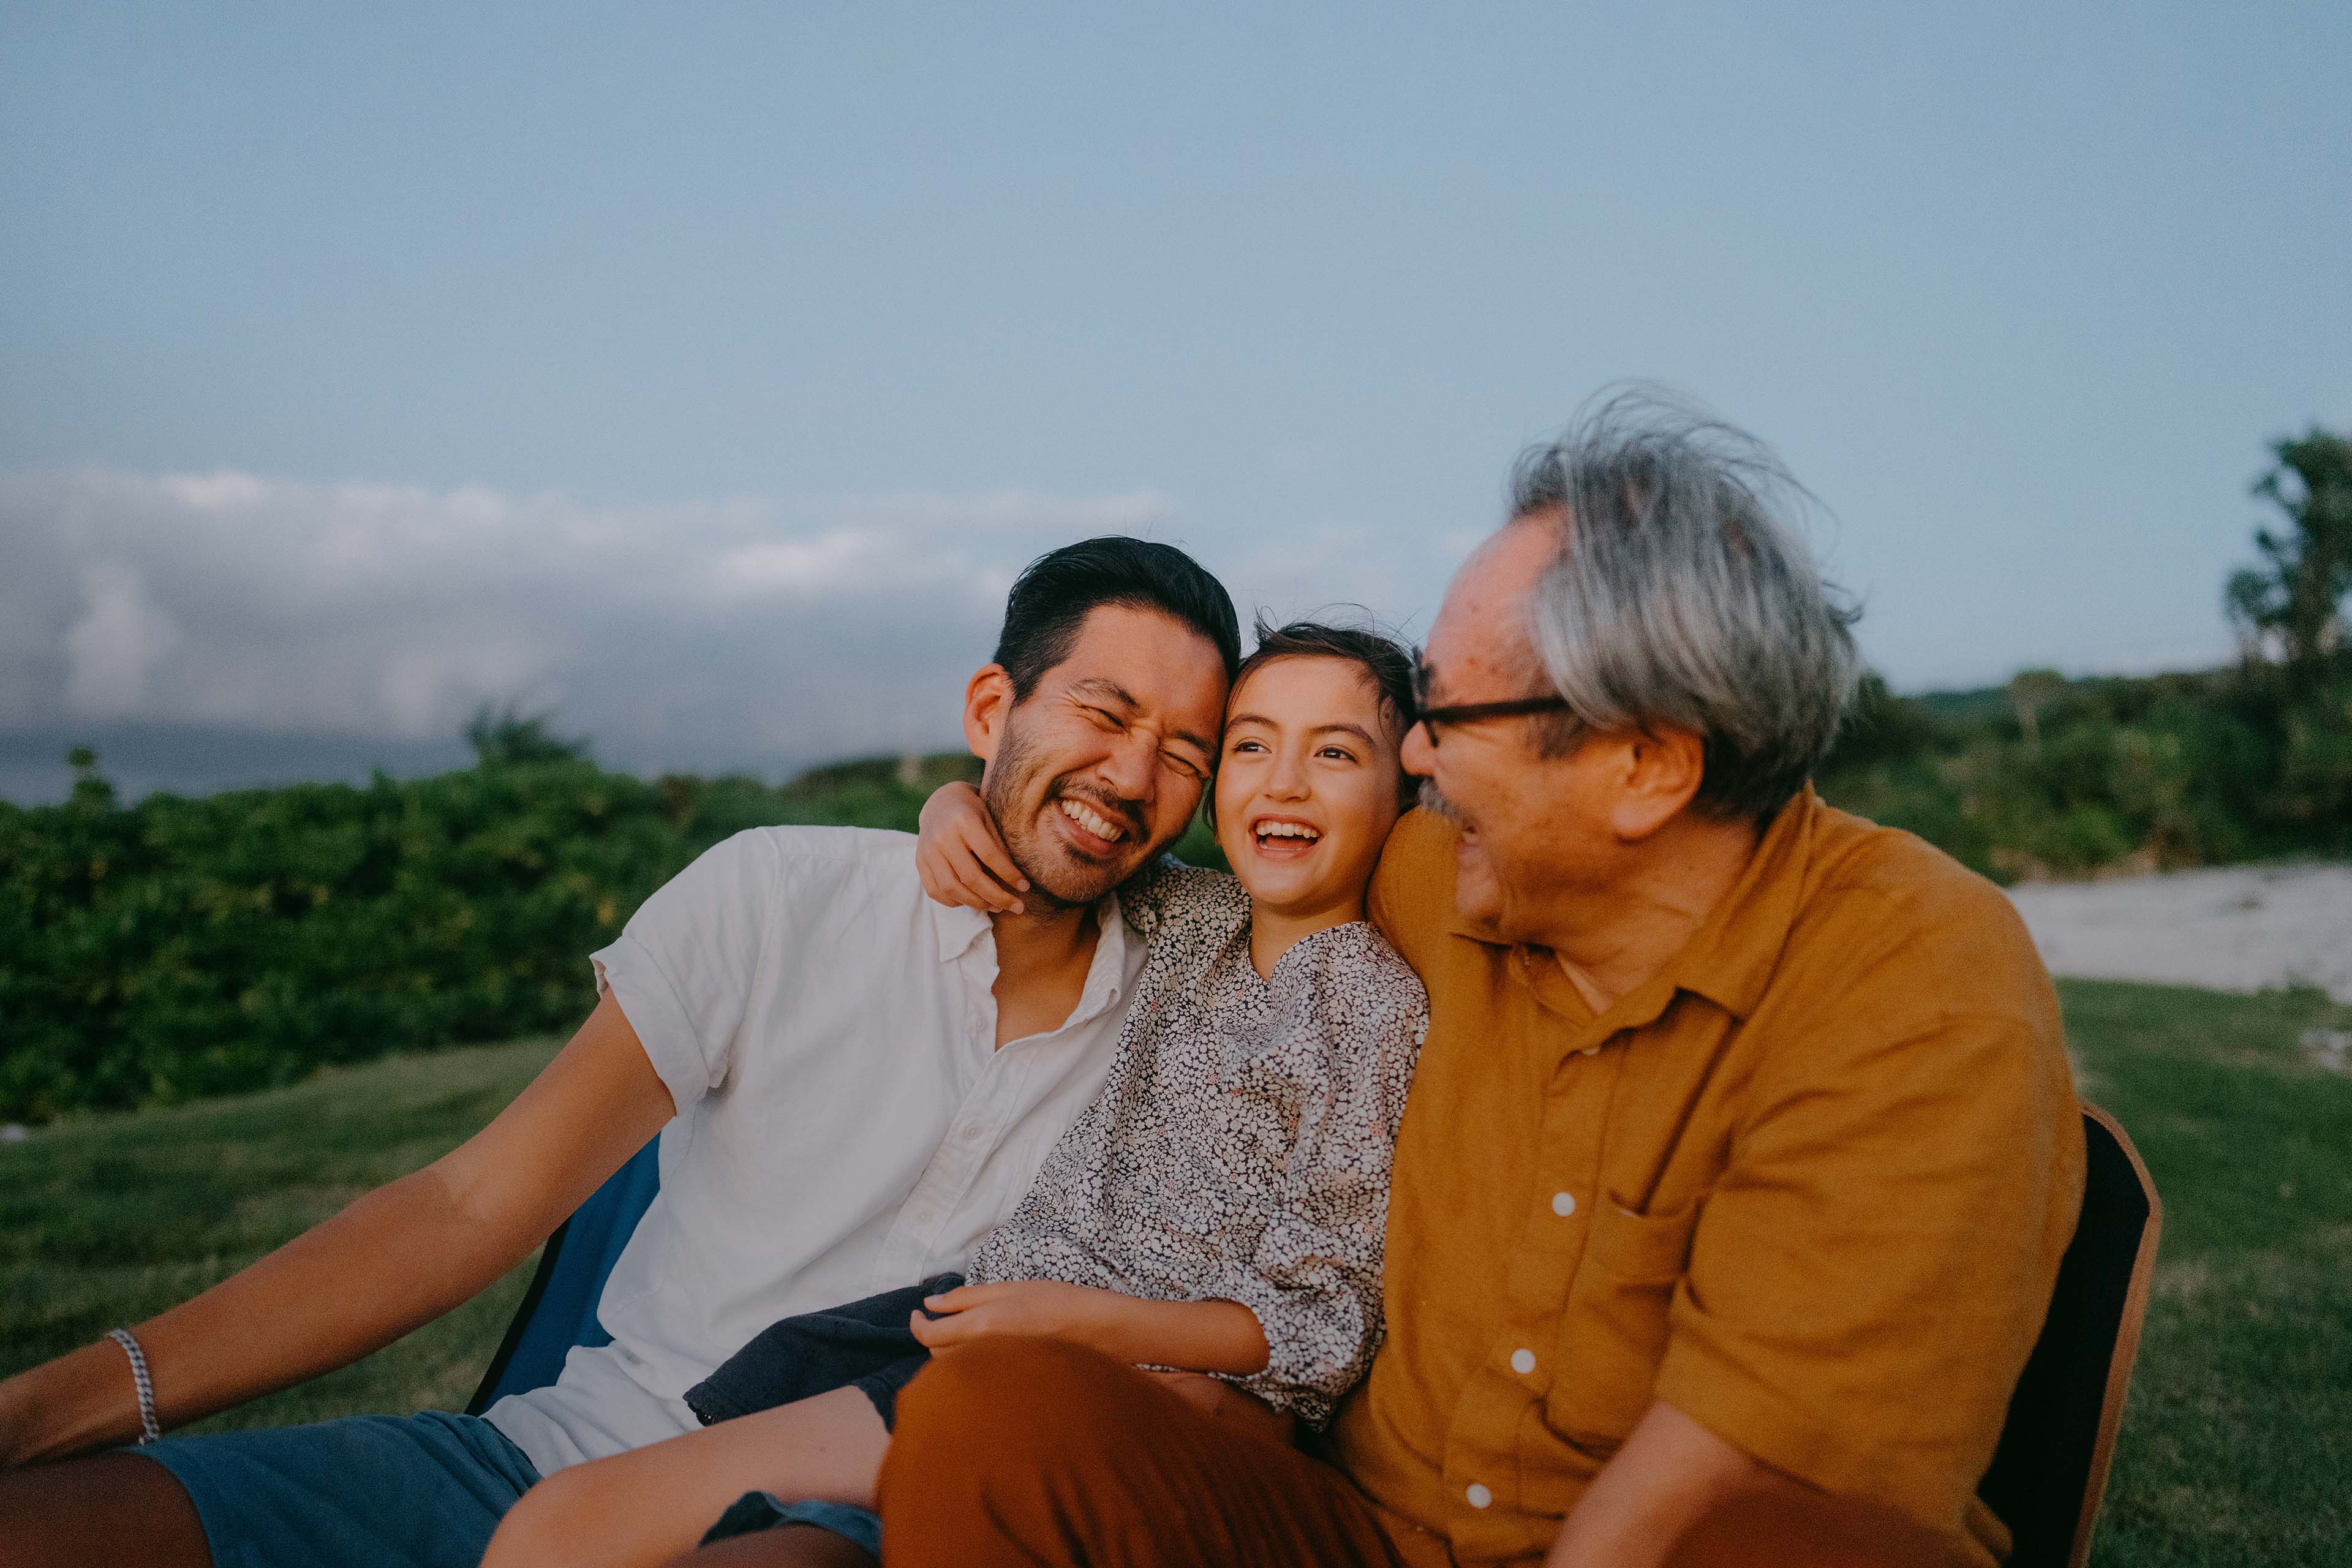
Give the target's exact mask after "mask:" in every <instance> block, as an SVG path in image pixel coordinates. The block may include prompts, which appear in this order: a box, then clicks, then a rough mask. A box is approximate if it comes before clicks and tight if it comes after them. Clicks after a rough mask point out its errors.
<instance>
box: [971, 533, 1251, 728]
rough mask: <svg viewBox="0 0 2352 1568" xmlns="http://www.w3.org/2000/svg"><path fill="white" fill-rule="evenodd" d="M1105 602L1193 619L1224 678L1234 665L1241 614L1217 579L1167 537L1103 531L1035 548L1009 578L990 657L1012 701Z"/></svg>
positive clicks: (1066, 653)
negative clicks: (1008, 682)
mask: <svg viewBox="0 0 2352 1568" xmlns="http://www.w3.org/2000/svg"><path fill="white" fill-rule="evenodd" d="M1103 605H1126V606H1127V607H1129V608H1130V609H1138V610H1157V611H1159V612H1160V614H1161V615H1164V616H1168V617H1170V618H1171V620H1175V621H1178V622H1181V624H1183V625H1184V626H1190V627H1192V630H1194V631H1196V632H1198V633H1200V634H1201V636H1202V637H1205V638H1207V639H1208V640H1209V642H1210V643H1211V644H1213V646H1214V647H1216V650H1217V655H1218V657H1219V658H1222V659H1223V660H1224V665H1225V679H1226V680H1227V681H1231V680H1232V679H1234V675H1235V673H1236V672H1238V671H1239V669H1240V668H1241V660H1242V629H1241V621H1240V619H1239V618H1238V617H1237V616H1234V601H1233V595H1229V594H1227V593H1226V592H1225V586H1224V584H1222V583H1220V582H1218V581H1217V580H1216V579H1215V578H1214V577H1212V576H1210V575H1209V574H1208V573H1207V572H1206V571H1205V570H1204V569H1203V568H1202V565H1201V563H1199V562H1197V561H1195V560H1193V559H1192V557H1191V556H1189V555H1187V554H1185V553H1184V552H1182V551H1181V550H1179V549H1177V548H1176V547H1175V546H1174V545H1172V544H1154V543H1152V542H1150V541H1148V540H1142V539H1129V538H1128V537H1127V536H1126V535H1124V534H1108V535H1106V536H1105V537H1103V538H1101V539H1084V540H1080V541H1079V542H1077V543H1076V544H1066V545H1064V546H1063V547H1062V548H1061V549H1059V550H1055V551H1049V552H1047V553H1045V554H1044V555H1040V556H1039V557H1037V559H1036V560H1034V561H1032V562H1031V563H1029V565H1028V569H1027V570H1025V571H1024V572H1023V573H1022V574H1021V575H1020V578H1019V579H1018V580H1017V581H1015V582H1014V583H1013V592H1012V594H1011V595H1009V596H1008V597H1007V598H1006V599H1005V601H1004V630H1003V633H1002V634H1001V635H1000V636H999V637H997V639H996V662H997V663H998V664H1001V665H1003V667H1004V672H1005V674H1007V675H1009V676H1011V677H1012V678H1013V700H1014V701H1015V702H1020V701H1024V700H1027V698H1028V696H1029V693H1030V692H1032V691H1034V689H1036V686H1037V682H1038V681H1040V680H1042V679H1045V672H1046V671H1047V670H1049V669H1052V668H1054V667H1055V665H1058V664H1060V663H1061V662H1062V661H1063V660H1064V659H1066V658H1069V657H1070V645H1071V644H1073V643H1075V642H1076V641H1077V637H1078V628H1079V627H1080V626H1084V625H1085V624H1086V619H1087V616H1088V615H1090V614H1092V613H1093V612H1094V611H1096V610H1097V609H1100V608H1101V607H1102V606H1103Z"/></svg>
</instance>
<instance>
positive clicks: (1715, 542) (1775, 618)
mask: <svg viewBox="0 0 2352 1568" xmlns="http://www.w3.org/2000/svg"><path fill="white" fill-rule="evenodd" d="M1808 500H1811V498H1810V497H1809V496H1808V495H1807V494H1806V492H1805V490H1804V489H1803V487H1802V486H1801V485H1799V484H1798V483H1797V481H1796V480H1795V479H1792V478H1791V477H1790V474H1789V471H1788V470H1787V469H1786V468H1783V467H1782V466H1781V464H1780V458H1777V457H1775V456H1774V455H1773V453H1772V451H1771V450H1770V448H1769V447H1766V446H1765V445H1764V444H1763V443H1762V442H1760V441H1759V440H1758V439H1756V437H1753V436H1750V435H1748V433H1747V432H1745V431H1743V430H1739V429H1737V428H1735V427H1733V426H1729V425H1727V424H1725V423H1723V422H1722V421H1720V420H1718V419H1716V418H1713V417H1711V416H1707V415H1706V414H1705V413H1703V412H1701V411H1699V410H1697V409H1696V408H1695V407H1693V406H1691V405H1688V404H1686V403H1684V402H1682V401H1681V400H1679V399H1677V398H1676V397H1675V396H1673V395H1669V394H1666V393H1664V392H1661V391H1659V390H1656V389H1654V388H1650V387H1645V386H1633V387H1630V388H1625V389H1622V390H1619V391H1617V392H1615V393H1613V394H1610V395H1605V399H1604V400H1603V401H1601V402H1600V403H1599V404H1598V405H1597V406H1595V407H1592V408H1591V411H1590V412H1588V413H1586V414H1584V415H1582V416H1580V417H1579V418H1578V419H1577V421H1576V423H1575V424H1574V425H1573V426H1570V429H1569V430H1568V431H1567V432H1566V433H1565V434H1564V435H1562V436H1561V437H1559V439H1558V440H1556V441H1552V442H1549V443H1548V444H1545V445H1542V446H1538V447H1530V448H1528V451H1526V452H1525V453H1523V454H1521V456H1520V458H1519V460H1518V462H1517V465H1515V466H1514V468H1513V469H1512V472H1511V515H1512V517H1513V518H1514V519H1519V518H1525V517H1527V516H1528V515H1529V514H1530V513H1544V512H1549V511H1552V510H1559V511H1562V512H1564V513H1565V517H1566V522H1567V526H1565V527H1564V528H1562V529H1561V530H1560V531H1559V553H1558V554H1557V555H1556V556H1555V557H1554V558H1553V560H1552V562H1551V563H1550V565H1549V566H1548V567H1547V568H1546V569H1545V571H1544V574H1543V576H1542V577H1541V578H1540V579H1539V580H1538V583H1537V585H1536V589H1535V592H1534V594H1533V595H1532V597H1531V600H1530V603H1529V606H1528V609H1529V618H1530V626H1529V632H1530V635H1531V636H1532V637H1533V640H1534V644H1535V649H1536V656H1537V658H1538V660H1539V661H1540V662H1541V664H1542V667H1543V672H1544V674H1545V675H1546V676H1547V677H1548V678H1549V681H1550V683H1551V686H1552V688H1553V689H1555V690H1557V691H1558V692H1559V695H1560V696H1562V697H1563V698H1566V699H1567V700H1568V704H1569V714H1568V715H1566V716H1559V717H1554V716H1547V717H1545V718H1543V719H1539V720H1538V721H1536V723H1537V725H1538V729H1537V735H1536V738H1537V744H1538V749H1539V750H1540V751H1542V752H1543V753H1544V754H1545V755H1548V756H1557V755H1560V754H1562V753H1564V752H1567V751H1568V750H1569V749H1570V748H1571V747H1572V746H1573V745H1574V744H1575V742H1576V737H1577V736H1578V734H1579V733H1580V732H1581V731H1584V730H1588V729H1589V730H1597V731H1611V732H1617V733H1622V732H1625V731H1640V730H1646V729H1649V728H1651V727H1652V726H1654V725H1668V726H1672V727H1674V728H1676V729H1682V730H1689V731H1695V732H1696V733H1697V734H1698V735H1699V736H1700V737H1702V739H1703V740H1704V742H1705V745H1706V752H1705V758H1706V773H1705V777H1704V778H1703V780H1702V782H1701V783H1700V784H1699V790H1698V795H1697V796H1696V800H1695V802H1694V804H1695V805H1696V806H1697V807H1698V808H1699V809H1700V810H1702V811H1704V812H1706V814H1707V815H1709V816H1717V817H1727V818H1737V817H1749V818H1762V817H1766V816H1770V815H1771V814H1772V813H1774V812H1776V811H1778V810H1779V809H1780V806H1781V805H1783V804H1785V803H1786V802H1787V801H1788V800H1789V799H1790V796H1792V795H1795V794H1796V793H1797V791H1798V790H1800V789H1801V788H1802V787H1804V783H1805V780H1806V779H1807V778H1808V777H1809V776H1810V775H1811V773H1812V771H1813V769H1814V768H1815V767H1816V766H1817V765H1819V764H1820V763H1821V761H1822V758H1823V757H1825V756H1827V755H1828V754H1829V750H1830V747H1831V745H1832V743H1833V742H1835V741H1836V739H1837V734H1838V727H1839V725H1840V723H1841V722H1842V721H1843V718H1844V715H1845V710H1846V705H1847V703H1848V701H1849V700H1851V699H1852V697H1853V690H1854V684H1855V679H1856V677H1857V675H1858V673H1859V668H1860V659H1859V657H1858V656H1857V654H1856V653H1855V651H1854V644H1853V632H1852V630H1851V627H1852V626H1853V622H1854V621H1855V619H1857V618H1858V616H1859V614H1860V612H1859V611H1858V610H1855V609H1853V608H1852V607H1851V606H1850V605H1847V604H1846V602H1845V601H1844V598H1843V595H1841V594H1840V593H1839V592H1838V590H1837V589H1836V588H1834V587H1833V586H1832V585H1831V584H1828V583H1826V582H1824V581H1823V580H1822V574H1821V572H1820V570H1819V568H1817V567H1816V566H1815V565H1814V563H1813V558H1812V552H1811V551H1810V550H1808V549H1807V548H1806V545H1805V542H1804V539H1803V536H1802V535H1801V533H1800V532H1799V531H1798V529H1797V527H1796V521H1795V520H1796V517H1797V516H1798V515H1800V514H1801V510H1802V508H1803V506H1804V504H1805V503H1806V502H1807V501H1808Z"/></svg>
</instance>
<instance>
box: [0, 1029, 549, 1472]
mask: <svg viewBox="0 0 2352 1568" xmlns="http://www.w3.org/2000/svg"><path fill="white" fill-rule="evenodd" d="M554 1049H555V1047H554V1045H553V1043H551V1042H536V1041H534V1042H527V1043H523V1044H519V1045H508V1046H488V1047H476V1048H472V1049H461V1050H449V1051H436V1052H433V1053H431V1054H429V1055H422V1056H411V1057H394V1058H389V1059H386V1060H383V1061H379V1062H374V1063H371V1064H369V1065H368V1066H365V1067H357V1068H329V1069H327V1070H326V1071H323V1072H321V1073H320V1074H318V1075H317V1076H316V1077H314V1078H311V1079H307V1080H306V1081H304V1082H302V1083H300V1084H298V1085H296V1086H294V1087H293V1088H291V1089H275V1090H271V1091H269V1092H268V1093H263V1094H255V1095H247V1096H241V1097H238V1098H236V1099H232V1100H205V1101H200V1102H198V1103H195V1104H192V1105H183V1106H175V1107H173V1108H171V1109H169V1110H152V1111H142V1112H132V1113H130V1114H121V1115H109V1116H101V1117H96V1118H92V1119H89V1120H85V1121H66V1122H62V1123H59V1124H58V1125H57V1126H55V1127H51V1128H47V1129H44V1130H43V1131H40V1132H38V1133H37V1134H36V1135H35V1136H34V1137H33V1139H32V1140H31V1141H30V1142H26V1143H21V1144H16V1145H14V1146H11V1147H0V1374H5V1373H13V1372H16V1371H17V1370H19V1369H21V1368H23V1367H26V1366H30V1365H32V1364H34V1363H37V1362H40V1361H43V1360H46V1359H47V1358H48V1357H50V1356H52V1355H56V1354H58V1352H62V1351H67V1350H70V1349H72V1348H73V1347H74V1346H76V1345H79V1344H86V1343H88V1342H90V1341H91V1340H94V1339H96V1338H98V1337H99V1336H100V1335H101V1334H103V1333H105V1332H106V1331H107V1330H108V1329H110V1328H112V1327H113V1326H114V1325H115V1324H117V1323H127V1322H134V1321H138V1320H139V1319H142V1318H145V1317H149V1316H152V1314H154V1313H156V1312H160V1311H162V1310H163V1309H164V1308H166V1307H168V1306H170V1305H172V1303H173V1302H174V1301H177V1300H183V1299H184V1298H185V1297H188V1296H191V1295H194V1293H195V1292H196V1291H198V1290H201V1289H204V1288H205V1287H206V1286H208V1285H211V1284H214V1283H215V1282H216V1281H218V1280H221V1279H226V1278H227V1277H228V1276H229V1275H230V1274H231V1273H233V1272H234V1271H236V1269H237V1268H241V1267H243V1266H244V1265H245V1264H247V1263H249V1262H251V1261H252V1260H253V1259H254V1258H257V1257H259V1256H260V1255H261V1254H262V1253H264V1252H267V1251H268V1250H269V1249H270V1248H271V1247H276V1246H278V1245H279V1244H280V1243H281V1242H285V1241H287V1240H289V1239H291V1238H292V1237H295V1236H298V1235H299V1234H300V1233H301V1232H302V1231H304V1230H305V1229H307V1228H309V1227H310V1226H313V1225H316V1224H317V1223H318V1222H319V1221H320V1220H322V1219H325V1218H326V1217H327V1216H328V1215H331V1214H333V1213H334V1212H335V1211H336V1210H338V1209H340V1208H341V1207H342V1206H343V1205H345V1204H348V1203H349V1202H351V1201H352V1199H353V1198H354V1197H357V1196H358V1195H359V1194H362V1193H363V1192H365V1191H367V1190H368V1189H369V1188H371V1187H373V1186H377V1185H379V1184H383V1183H384V1182H388V1181H390V1180H391V1179H392V1178H394V1176H398V1175H401V1174H404V1173H406V1172H409V1171H413V1170H415V1168H416V1167H418V1166H419V1165H423V1164H425V1163H428V1162H430V1161H432V1160H434V1159H436V1158H438V1157H439V1156H440V1155H441V1154H442V1153H444V1152H446V1151H448V1150H450V1149H452V1148H455V1147H456V1146H457V1144H458V1143H459V1142H463V1141H464V1140H465V1139H466V1138H467V1136H468V1135H470V1134H471V1133H472V1132H473V1131H474V1130H475V1129H476V1128H478V1127H479V1126H481V1125H482V1124H483V1123H484V1122H486V1121H488V1120H489V1119H490V1117H491V1116H493V1115H494V1114H496V1113H497V1111H498V1110H499V1108H500V1107H502V1106H504V1105H505V1104H506V1102H507V1101H508V1100H511V1099H513V1098H514V1096H515V1093H516V1091H518V1090H519V1089H521V1088H522V1086H523V1085H524V1084H525V1083H528V1082H529V1081H530V1077H531V1075H532V1074H533V1073H535V1072H537V1071H538V1070H539V1069H540V1068H541V1066H543V1065H544V1064H545V1063H546V1061H547V1059H548V1058H549V1057H551V1056H552V1055H553V1054H554ZM529 1279H530V1267H529V1266H528V1264H526V1265H525V1266H524V1267H522V1268H518V1269H516V1270H515V1271H513V1272H512V1273H510V1274H509V1276H508V1277H507V1278H506V1279H503V1280H501V1281H499V1283H498V1284H497V1285H495V1286H493V1287H492V1288H491V1289H488V1290H486V1291H484V1292H483V1293H482V1294H481V1295H480V1296H478V1297H476V1298H475V1299H474V1300H472V1301H470V1302H467V1304H466V1305H465V1306H463V1307H461V1308H459V1309H458V1310H457V1311H455V1312H452V1313H450V1314H449V1315H448V1316H447V1317H446V1318H443V1319H442V1320H441V1321H438V1322H436V1323H434V1324H431V1325H429V1326H428V1327H426V1328H424V1329H422V1330H419V1331H417V1332H415V1333H414V1334H411V1335H409V1336H408V1337H407V1338H406V1339H404V1340H403V1341H401V1342H399V1343H397V1344H394V1345H389V1346H387V1347H385V1348H384V1349H383V1350H382V1351H379V1352H376V1353H375V1354H374V1355H372V1356H370V1357H368V1358H367V1359H366V1360H365V1361H362V1362H360V1363H356V1364H354V1365H352V1366H348V1367H345V1368H344V1369H343V1370H342V1371H341V1372H338V1373H332V1374H331V1375H330V1376H327V1377H322V1378H320V1379H318V1380H316V1381H315V1382H312V1383H310V1384H304V1385H303V1386H301V1387H298V1388H289V1389H288V1390H286V1391H285V1392H284V1393H282V1394H272V1395H270V1396H269V1397H268V1398H266V1399H258V1400H256V1401H254V1402H253V1403H252V1404H250V1405H246V1406H244V1407H243V1408H241V1409H237V1410H231V1411H226V1412H225V1413H223V1414H222V1415H216V1416H215V1417H213V1418H212V1419H211V1420H210V1421H207V1422H205V1423H203V1424H202V1425H201V1426H197V1427H194V1428H191V1429H192V1430H196V1431H227V1430H231V1429H234V1428H236V1427H241V1426H278V1425H284V1424H289V1423H293V1422H299V1421H320V1420H324V1419H326V1418H328V1417H330V1416H334V1415H351V1414H352V1413H354V1412H357V1411H398V1412H407V1411H411V1410H424V1409H445V1410H462V1409H464V1408H465V1405H466V1401H467V1398H468V1397H470V1396H471V1395H472V1394H473V1392H474V1384H476V1382H477V1381H478V1380H479V1379H480V1377H481V1375H482V1369H483V1368H484V1367H485V1366H486V1365H488V1362H489V1358H490V1352H492V1351H493V1350H495V1349H496V1348H497V1347H498V1342H499V1335H500V1333H502V1332H503V1331H504V1330H505V1327H506V1322H507V1320H508V1318H509V1317H510V1316H511V1315H512V1314H513V1312H514V1309H515V1304H516V1303H517V1302H518V1301H520V1300H521V1299H522V1291H523V1286H524V1284H525V1283H526V1282H527V1281H528V1280H529Z"/></svg>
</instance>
